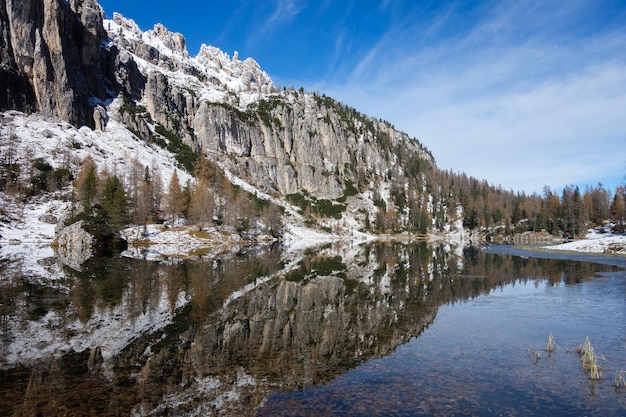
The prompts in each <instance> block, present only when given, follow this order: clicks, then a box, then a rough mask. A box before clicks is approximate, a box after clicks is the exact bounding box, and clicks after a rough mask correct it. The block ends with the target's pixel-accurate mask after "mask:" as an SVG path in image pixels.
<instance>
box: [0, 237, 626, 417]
mask: <svg viewBox="0 0 626 417" xmlns="http://www.w3.org/2000/svg"><path fill="white" fill-rule="evenodd" d="M5 253H6V252H5ZM32 253H33V255H32V256H24V255H21V256H17V255H13V256H8V255H6V254H5V256H4V258H3V259H1V260H0V409H2V410H3V414H6V415H44V416H48V415H50V416H52V415H87V416H88V415H93V416H107V415H137V416H140V415H154V416H164V415H236V416H246V415H247V416H256V415H258V416H276V415H285V416H292V415H295V416H319V415H342V416H372V415H380V416H383V415H384V416H388V415H392V416H414V415H415V416H419V415H424V416H427V415H428V416H430V415H435V416H436V415H441V416H448V415H479V416H480V415H484V416H491V415H520V416H521V415H523V416H528V415H538V416H543V415H552V416H559V415H563V416H565V415H567V416H571V415H626V386H625V385H626V382H624V383H622V382H621V381H622V379H620V378H626V270H625V269H624V268H625V266H626V259H624V258H612V259H610V258H602V257H574V256H565V255H563V256H560V257H557V259H552V258H554V257H555V256H554V255H546V254H542V253H536V254H533V253H529V252H523V251H518V250H516V249H514V248H508V247H494V248H489V249H487V250H479V249H476V248H465V249H458V248H452V249H450V248H448V247H446V246H436V247H432V246H428V245H426V244H425V243H411V244H402V243H376V244H367V245H361V246H359V245H356V244H347V243H346V244H342V245H340V244H333V245H326V246H322V247H317V248H314V249H309V250H305V251H290V250H287V249H284V248H281V247H277V246H272V247H270V246H267V247H261V248H243V249H241V250H240V251H239V252H237V253H233V254H230V255H228V256H223V257H219V258H215V257H210V256H208V255H199V256H198V257H196V258H194V259H185V260H180V259H175V258H172V259H166V260H162V261H147V260H142V259H136V258H129V257H124V256H117V257H109V258H104V257H94V258H91V259H89V260H87V261H86V262H85V263H84V264H82V265H81V266H80V268H79V270H76V269H73V268H70V267H68V266H64V265H62V264H61V263H60V262H59V261H58V260H57V259H56V258H55V257H54V256H45V257H43V258H41V257H40V256H36V253H38V252H37V251H36V250H34V251H32ZM530 255H533V256H530ZM551 334H552V335H553V337H554V340H555V342H556V348H555V350H553V351H552V352H547V351H546V345H547V342H548V338H549V336H550V335H551ZM587 338H588V340H589V342H590V344H591V346H592V347H593V349H594V351H595V354H596V357H597V364H598V365H599V367H600V370H601V373H602V377H601V379H598V380H592V379H591V378H590V374H589V373H588V372H586V371H585V370H584V369H583V366H582V362H581V360H580V357H579V353H578V349H579V347H581V346H583V345H584V343H585V340H586V339H587ZM622 371H623V372H622ZM616 380H617V382H620V384H619V385H620V386H619V387H617V386H616Z"/></svg>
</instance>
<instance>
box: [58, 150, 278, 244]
mask: <svg viewBox="0 0 626 417" xmlns="http://www.w3.org/2000/svg"><path fill="white" fill-rule="evenodd" d="M193 175H194V181H188V182H187V183H186V184H181V183H180V180H179V177H178V174H177V171H176V170H175V171H174V172H173V174H172V177H171V178H170V179H169V183H168V185H167V188H165V187H164V186H163V185H164V183H163V179H162V178H161V175H160V173H159V171H158V170H157V169H154V168H151V167H149V166H144V165H142V164H141V163H140V162H139V161H137V160H133V161H132V163H131V169H130V171H129V172H128V173H126V175H125V176H123V177H122V178H120V177H119V176H118V175H117V174H115V173H110V172H108V171H106V170H99V169H98V167H97V165H96V163H95V162H94V161H93V159H92V158H91V157H87V158H86V159H85V160H84V161H83V163H82V165H81V167H80V169H79V171H78V172H77V174H76V177H75V179H74V181H73V191H72V197H71V199H72V202H73V203H72V211H71V216H70V218H69V219H68V220H67V221H66V224H71V223H74V222H77V221H80V220H83V221H84V227H85V229H86V230H87V231H88V232H90V233H91V234H92V235H94V236H95V237H96V240H97V241H98V244H99V245H100V246H102V247H110V246H111V245H113V246H115V245H117V244H120V243H122V242H121V240H120V239H121V238H120V235H119V232H120V231H121V230H122V229H124V228H125V227H127V226H128V225H131V224H133V225H138V226H143V230H144V232H145V230H146V228H147V225H148V224H151V223H164V222H165V221H167V222H168V225H177V224H181V223H185V224H189V225H191V226H197V227H198V229H199V230H201V229H203V228H206V227H212V226H222V227H230V228H231V230H234V231H236V232H237V233H239V234H241V235H242V236H244V237H249V238H251V239H252V238H254V236H255V235H256V234H272V235H275V236H278V233H279V232H280V229H281V228H282V220H281V219H282V217H281V214H282V213H281V209H280V208H279V207H278V206H276V205H275V204H273V203H271V202H270V201H268V200H264V199H260V198H257V197H256V196H255V195H253V194H250V193H248V192H246V191H245V190H243V189H241V188H240V187H238V186H236V185H233V184H232V183H231V182H230V181H229V180H228V179H227V178H226V177H225V176H224V174H223V173H222V171H221V170H220V169H219V167H217V166H216V165H215V164H214V163H212V162H211V161H209V160H207V159H204V158H199V159H198V160H197V162H196V164H195V166H194V168H193Z"/></svg>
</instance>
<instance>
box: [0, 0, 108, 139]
mask: <svg viewBox="0 0 626 417" xmlns="http://www.w3.org/2000/svg"><path fill="white" fill-rule="evenodd" d="M102 22H103V12H102V8H101V7H100V5H99V4H98V3H97V1H96V0H72V1H70V2H66V1H59V0H26V1H24V0H19V1H18V0H0V36H1V38H0V49H1V52H0V58H1V60H2V62H1V63H0V65H1V69H0V73H1V75H2V76H1V77H0V90H1V91H2V96H1V98H0V108H1V109H14V110H21V111H26V112H32V111H39V112H41V113H42V114H43V115H44V116H46V117H57V118H60V119H62V120H66V121H68V122H70V123H72V124H75V125H77V126H82V125H86V126H90V127H93V126H94V119H93V102H94V99H104V98H105V97H106V82H105V79H104V76H103V72H102V63H103V56H102V54H101V50H100V47H101V44H102V41H103V39H104V30H103V27H102Z"/></svg>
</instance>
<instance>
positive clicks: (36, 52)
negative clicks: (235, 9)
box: [0, 0, 434, 198]
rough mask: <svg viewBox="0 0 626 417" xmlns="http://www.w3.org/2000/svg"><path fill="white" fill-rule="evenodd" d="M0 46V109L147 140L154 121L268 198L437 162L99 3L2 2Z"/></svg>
mask: <svg viewBox="0 0 626 417" xmlns="http://www.w3.org/2000/svg"><path fill="white" fill-rule="evenodd" d="M0 36H1V37H0V58H1V59H2V63H1V64H2V65H0V73H1V75H2V77H1V78H0V87H3V89H2V92H0V109H2V108H4V109H17V110H22V111H39V112H41V113H43V115H44V116H51V117H58V118H60V119H62V120H66V121H68V122H70V123H72V124H74V125H77V126H81V125H86V126H89V127H91V128H96V129H99V130H104V129H105V128H106V123H107V121H108V118H109V116H111V117H116V118H118V120H119V121H121V122H122V123H124V124H126V126H128V127H129V129H131V130H132V131H133V132H137V134H138V135H140V136H141V137H142V138H143V139H144V140H149V139H150V138H151V136H152V135H154V134H155V131H154V129H155V128H154V124H153V122H156V123H158V124H160V125H162V126H163V127H164V128H165V129H167V130H168V131H169V132H170V133H171V134H173V135H176V136H177V137H179V138H180V139H181V140H182V141H183V142H184V143H186V144H187V145H189V146H190V147H191V149H192V150H194V151H202V152H203V153H204V154H205V155H208V156H209V157H210V158H213V159H215V160H217V161H218V162H220V164H222V166H225V167H227V168H228V169H229V170H231V171H232V172H233V173H234V174H235V175H237V176H238V177H240V178H243V179H245V180H246V181H248V182H249V183H251V184H252V185H254V186H256V187H258V188H260V189H262V190H265V191H268V192H271V193H274V194H282V195H286V194H290V193H296V192H300V191H302V190H305V191H307V192H309V193H310V194H312V195H314V196H316V197H318V198H320V197H322V198H338V197H341V196H342V195H343V194H344V192H345V190H346V188H347V184H348V182H352V183H354V184H357V183H359V184H360V185H363V183H364V182H371V183H376V182H379V181H386V180H388V179H390V178H392V177H396V176H401V175H403V172H402V169H403V168H402V166H403V164H405V163H407V161H408V162H411V161H415V160H417V159H422V160H426V161H428V162H429V163H434V161H433V159H432V156H431V155H430V154H429V153H428V152H427V151H425V150H424V149H423V148H422V147H421V145H420V144H419V143H418V142H417V141H415V140H412V139H410V138H409V137H408V136H407V135H406V134H403V133H401V132H398V131H396V130H395V129H394V128H393V127H392V126H390V125H389V124H388V123H384V122H381V121H377V120H375V119H372V118H369V117H367V116H364V115H361V114H358V113H357V112H356V111H355V110H354V109H350V108H348V107H346V106H343V105H341V104H340V103H337V102H335V101H334V100H331V99H329V98H327V97H320V96H317V95H313V94H305V93H304V92H296V91H283V92H278V90H277V89H276V88H275V87H274V86H273V84H272V81H271V79H270V78H269V76H268V75H267V74H266V73H265V72H263V71H262V70H261V68H260V67H259V65H258V64H257V63H256V61H254V60H253V59H251V58H247V59H245V60H240V59H239V56H238V54H237V53H236V52H235V53H234V55H233V58H232V59H230V57H229V56H228V55H227V54H226V53H224V52H222V51H220V50H219V49H217V48H215V47H210V46H206V45H203V46H202V47H201V48H200V51H199V53H198V55H197V56H195V57H190V56H189V54H188V53H187V50H186V42H185V38H184V37H183V36H182V35H181V34H179V33H173V32H170V31H169V30H167V29H166V28H165V27H164V26H163V25H160V24H157V25H155V26H154V29H153V30H150V31H147V32H142V31H141V29H140V28H139V27H138V26H137V25H136V24H135V23H134V22H133V21H132V20H129V19H126V18H124V17H123V16H121V15H119V14H114V18H113V20H112V21H106V22H105V21H103V11H102V8H101V7H100V6H99V5H98V3H97V2H96V0H70V1H59V0H26V1H18V0H0ZM105 40H106V42H104V41H105ZM138 63H141V65H139V64H138ZM5 91H6V92H5ZM118 95H122V96H123V97H125V100H126V101H127V104H129V106H126V107H125V110H124V109H122V111H121V114H119V115H118V114H116V115H108V114H107V113H106V109H105V107H104V105H105V103H106V102H107V101H106V100H107V99H111V98H113V97H115V96H118ZM138 102H141V105H142V106H144V107H145V111H144V110H143V109H141V111H142V112H145V113H147V114H143V113H142V114H138V113H137V110H138V109H139V106H138V105H137V103H138ZM116 113H117V112H116ZM144 116H145V117H144ZM148 120H149V121H150V123H148Z"/></svg>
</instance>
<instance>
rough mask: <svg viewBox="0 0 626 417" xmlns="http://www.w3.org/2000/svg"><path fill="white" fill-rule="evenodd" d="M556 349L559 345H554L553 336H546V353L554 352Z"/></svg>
mask: <svg viewBox="0 0 626 417" xmlns="http://www.w3.org/2000/svg"><path fill="white" fill-rule="evenodd" d="M558 348H559V345H557V344H556V340H555V339H554V335H553V334H552V333H550V336H548V343H547V345H546V352H554V351H555V350H556V349H558Z"/></svg>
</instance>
